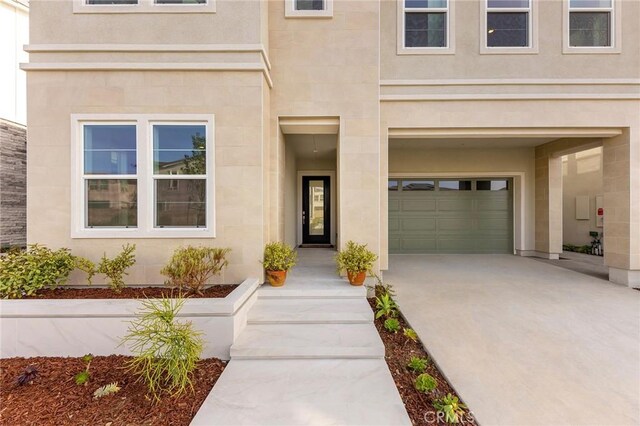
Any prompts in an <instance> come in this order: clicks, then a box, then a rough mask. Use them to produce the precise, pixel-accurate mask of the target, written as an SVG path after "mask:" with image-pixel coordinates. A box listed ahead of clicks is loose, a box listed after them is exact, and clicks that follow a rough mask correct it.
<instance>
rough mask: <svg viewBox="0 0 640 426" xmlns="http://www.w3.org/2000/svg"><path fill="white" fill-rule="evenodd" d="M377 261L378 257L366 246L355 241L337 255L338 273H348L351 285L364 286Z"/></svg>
mask: <svg viewBox="0 0 640 426" xmlns="http://www.w3.org/2000/svg"><path fill="white" fill-rule="evenodd" d="M376 260H378V256H377V255H376V254H375V253H374V252H372V251H370V250H367V245H366V244H357V243H355V242H353V241H348V242H347V247H346V248H345V249H344V250H341V251H339V252H338V254H337V255H336V263H337V264H338V272H342V271H346V272H347V278H348V279H349V283H350V284H351V285H362V284H363V283H364V280H365V279H366V278H367V273H368V272H371V269H372V268H373V264H374V262H375V261H376Z"/></svg>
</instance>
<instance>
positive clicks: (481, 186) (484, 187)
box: [476, 179, 509, 191]
mask: <svg viewBox="0 0 640 426" xmlns="http://www.w3.org/2000/svg"><path fill="white" fill-rule="evenodd" d="M476 189H477V190H478V191H508V190H509V181H508V180H504V179H502V180H479V181H477V182H476Z"/></svg>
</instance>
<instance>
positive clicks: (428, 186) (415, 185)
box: [402, 180, 435, 191]
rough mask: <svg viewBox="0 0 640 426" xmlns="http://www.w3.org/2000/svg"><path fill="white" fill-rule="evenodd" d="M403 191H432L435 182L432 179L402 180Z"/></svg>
mask: <svg viewBox="0 0 640 426" xmlns="http://www.w3.org/2000/svg"><path fill="white" fill-rule="evenodd" d="M402 190H403V191H433V190H435V184H434V181H432V180H403V181H402Z"/></svg>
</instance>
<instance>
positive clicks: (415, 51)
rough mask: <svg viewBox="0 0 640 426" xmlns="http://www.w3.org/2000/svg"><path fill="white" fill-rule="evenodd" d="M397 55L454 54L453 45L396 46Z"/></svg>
mask: <svg viewBox="0 0 640 426" xmlns="http://www.w3.org/2000/svg"><path fill="white" fill-rule="evenodd" d="M396 53H397V54H398V55H454V54H455V53H456V50H455V49H454V48H453V47H398V51H397V52H396Z"/></svg>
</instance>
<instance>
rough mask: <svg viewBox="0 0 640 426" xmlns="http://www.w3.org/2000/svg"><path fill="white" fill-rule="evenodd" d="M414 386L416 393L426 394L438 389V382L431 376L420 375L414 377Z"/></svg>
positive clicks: (426, 374)
mask: <svg viewBox="0 0 640 426" xmlns="http://www.w3.org/2000/svg"><path fill="white" fill-rule="evenodd" d="M414 385H415V387H416V390H417V391H418V392H423V393H428V392H431V391H432V390H434V389H435V388H437V387H438V382H437V381H436V379H435V378H434V377H433V376H432V375H431V374H428V373H422V374H421V375H419V376H418V377H416V381H415V383H414Z"/></svg>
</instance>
